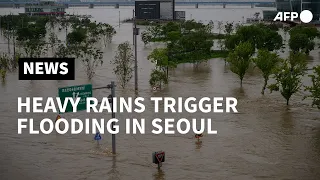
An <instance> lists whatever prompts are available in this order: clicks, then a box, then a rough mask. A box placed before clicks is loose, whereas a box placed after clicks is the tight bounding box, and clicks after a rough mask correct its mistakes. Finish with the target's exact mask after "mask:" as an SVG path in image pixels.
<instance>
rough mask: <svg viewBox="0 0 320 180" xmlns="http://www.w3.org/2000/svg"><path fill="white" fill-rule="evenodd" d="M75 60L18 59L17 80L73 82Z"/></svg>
mask: <svg viewBox="0 0 320 180" xmlns="http://www.w3.org/2000/svg"><path fill="white" fill-rule="evenodd" d="M74 79H75V58H20V59H19V80H74Z"/></svg>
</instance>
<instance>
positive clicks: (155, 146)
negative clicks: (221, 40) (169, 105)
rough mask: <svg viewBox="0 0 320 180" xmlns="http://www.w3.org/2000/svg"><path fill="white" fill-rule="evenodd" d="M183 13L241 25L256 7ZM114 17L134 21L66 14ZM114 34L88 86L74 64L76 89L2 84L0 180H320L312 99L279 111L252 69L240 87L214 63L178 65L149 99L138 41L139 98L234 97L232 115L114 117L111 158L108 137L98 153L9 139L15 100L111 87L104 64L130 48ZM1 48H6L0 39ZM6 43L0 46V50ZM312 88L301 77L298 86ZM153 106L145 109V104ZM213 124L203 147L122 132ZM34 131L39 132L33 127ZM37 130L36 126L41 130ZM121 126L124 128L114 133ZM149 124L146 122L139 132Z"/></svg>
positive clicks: (98, 12)
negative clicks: (162, 123)
mask: <svg viewBox="0 0 320 180" xmlns="http://www.w3.org/2000/svg"><path fill="white" fill-rule="evenodd" d="M178 9H181V10H185V11H186V17H187V18H194V19H196V20H202V21H208V20H213V21H215V22H216V23H215V26H217V21H218V20H222V21H234V22H242V20H243V17H244V18H248V17H251V16H252V15H253V14H254V13H255V12H259V11H260V12H261V9H258V8H255V9H251V8H246V7H240V8H239V7H238V8H236V7H227V8H226V9H222V8H221V7H215V8H209V7H206V8H199V9H194V8H193V7H184V8H182V7H180V8H179V7H178V8H177V10H178ZM0 11H1V14H8V13H10V12H12V13H17V12H18V11H23V9H20V10H17V9H1V10H0ZM119 11H120V18H121V19H126V18H130V17H131V16H132V7H125V8H120V9H114V8H94V9H88V8H74V9H68V12H69V13H73V12H74V13H75V14H76V13H78V14H91V15H92V16H93V17H94V18H95V19H96V20H97V21H101V22H106V23H110V24H112V25H114V26H117V25H118V23H119V22H118V19H119ZM116 30H117V35H116V36H115V37H114V39H113V42H112V44H111V45H109V46H108V47H107V48H105V49H104V52H105V54H104V64H103V66H102V67H101V68H99V70H98V71H97V76H96V77H95V78H94V79H93V80H92V82H88V81H87V80H86V76H85V73H84V72H83V70H82V67H81V64H80V63H77V69H78V70H77V71H76V80H75V81H19V80H18V74H17V73H11V74H9V75H8V77H7V81H6V83H4V84H2V85H1V86H0V115H1V118H0V119H1V121H0V147H1V148H0V179H2V180H18V179H23V180H38V179H39V180H43V179H46V180H47V179H48V180H49V179H54V180H71V179H79V180H80V179H90V180H91V179H92V180H96V179H99V180H100V179H108V180H109V179H110V180H116V179H124V180H127V179H128V180H129V179H130V180H135V179H136V180H153V179H154V180H160V179H165V180H178V179H188V180H189V179H190V180H196V179H204V180H209V179H210V180H211V179H212V180H213V179H214V180H216V179H217V180H220V179H221V180H222V179H228V180H233V179H234V180H251V179H275V180H280V179H281V180H284V179H286V180H288V179H296V180H317V179H318V180H319V179H320V112H319V110H317V109H314V108H311V107H310V101H308V100H306V101H302V97H303V95H304V93H303V92H301V93H298V94H297V95H295V96H294V97H292V100H291V105H290V106H289V107H287V106H286V105H285V100H284V99H283V98H282V97H281V95H280V94H279V93H273V94H269V93H266V94H265V95H264V96H262V95H261V94H260V91H261V87H262V84H263V80H262V76H261V74H260V73H259V72H258V71H257V70H250V71H249V73H248V74H247V76H246V77H245V79H244V82H243V88H240V83H239V80H238V78H237V76H236V75H235V74H233V73H232V72H231V71H230V70H229V69H228V68H227V67H226V66H225V62H224V61H223V60H222V59H212V60H210V61H208V63H207V64H203V65H201V66H200V67H199V68H198V69H194V68H193V67H192V66H191V65H189V64H184V65H180V66H179V67H178V68H177V69H176V70H174V71H171V72H170V78H171V79H170V83H169V85H168V87H166V88H165V89H164V90H163V91H161V92H152V91H150V86H149V75H150V72H151V70H152V68H153V64H152V63H150V62H149V61H148V60H147V59H146V58H147V56H148V54H149V53H150V52H151V50H152V49H153V48H155V47H156V46H158V45H157V44H151V45H149V46H146V47H144V45H143V42H141V41H140V39H141V38H140V37H138V61H139V64H138V66H139V96H142V97H145V98H149V97H151V96H171V97H190V96H193V97H197V98H200V97H204V96H208V97H219V96H223V97H236V98H237V99H238V106H237V109H238V111H239V112H240V113H238V114H226V113H220V114H219V113H215V114H202V113H195V114H187V113H184V114H161V113H159V114H154V113H153V112H152V111H151V110H150V111H146V112H145V113H143V114H133V115H128V114H125V113H123V114H116V117H117V118H118V119H120V122H119V125H120V133H119V134H118V135H117V137H116V138H117V153H118V155H117V156H116V157H111V156H110V155H108V152H106V151H108V150H106V149H111V135H110V134H104V135H102V140H101V142H100V146H97V144H96V142H94V141H93V135H85V134H81V135H70V134H67V135H58V134H55V133H52V134H50V135H27V134H26V133H24V134H23V135H18V134H17V118H19V117H23V114H21V115H20V114H19V115H18V113H17V97H19V96H20V97H26V96H31V97H32V96H43V97H48V96H55V95H57V93H58V87H64V86H68V85H80V84H86V83H92V84H93V85H94V86H104V85H106V84H108V83H110V81H112V80H116V77H115V75H114V74H113V73H112V68H113V67H112V65H111V64H110V60H111V59H112V58H113V57H114V51H115V50H116V48H117V45H118V44H120V43H122V42H124V41H129V42H132V24H121V25H120V27H116ZM2 42H4V41H2ZM6 47H7V46H6V45H4V44H1V51H5V49H6ZM311 56H312V58H311V60H310V61H309V65H310V66H313V65H316V64H319V62H320V60H319V51H318V50H315V51H312V52H311ZM309 81H310V80H309V79H308V78H305V80H304V83H305V84H309V83H310V82H309ZM127 89H128V90H120V89H118V90H117V91H116V94H117V96H124V97H128V96H134V92H133V91H132V90H133V89H134V82H133V79H132V82H130V84H129V87H128V88H127ZM108 95H109V90H97V91H94V96H96V97H103V96H108ZM147 106H148V107H153V104H151V103H150V104H147ZM24 116H26V117H33V118H34V119H35V121H39V120H41V119H43V118H45V117H51V118H52V119H54V118H55V117H56V114H50V113H49V114H25V115H24ZM182 116H183V117H185V118H188V119H191V118H212V119H213V129H214V130H217V131H218V134H217V135H206V134H205V135H204V137H203V138H202V142H201V143H198V142H196V140H195V139H194V138H193V137H194V134H192V133H189V134H187V135H178V134H176V135H163V134H161V135H154V134H151V132H150V131H147V133H146V134H144V135H140V134H137V135H127V134H125V129H124V127H125V121H124V119H125V118H128V117H130V118H133V117H137V118H143V117H144V118H146V120H152V119H154V118H156V117H160V118H165V117H172V118H176V119H179V118H182ZM64 117H66V118H70V117H78V118H80V119H84V118H90V117H91V118H92V117H95V118H103V117H104V118H109V117H110V115H109V114H89V115H87V114H86V113H85V112H79V113H76V114H65V115H64ZM37 126H38V127H37ZM37 126H36V127H35V128H36V129H38V128H39V124H37ZM121 127H122V128H121ZM148 128H149V130H150V129H151V123H149V124H148V123H147V129H148ZM158 150H163V151H165V152H166V162H165V163H163V167H162V168H161V170H157V168H156V166H155V165H154V164H152V159H151V154H152V153H153V152H154V151H158Z"/></svg>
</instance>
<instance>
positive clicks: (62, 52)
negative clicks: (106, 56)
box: [0, 15, 116, 79]
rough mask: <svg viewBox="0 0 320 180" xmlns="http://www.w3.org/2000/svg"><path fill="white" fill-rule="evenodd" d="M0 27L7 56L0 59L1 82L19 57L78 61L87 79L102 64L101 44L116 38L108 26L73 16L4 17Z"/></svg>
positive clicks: (0, 19)
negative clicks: (63, 33) (57, 58)
mask: <svg viewBox="0 0 320 180" xmlns="http://www.w3.org/2000/svg"><path fill="white" fill-rule="evenodd" d="M0 27H1V28H0V29H1V34H2V35H3V36H4V37H5V38H6V39H7V41H8V53H3V54H2V55H1V62H0V63H1V64H0V70H1V75H2V78H3V79H4V78H5V75H6V72H8V71H11V70H14V69H15V68H12V67H17V66H16V64H17V62H18V59H19V57H31V58H36V57H43V56H51V57H75V58H77V59H80V60H81V61H82V62H83V65H84V67H85V71H86V73H87V76H88V78H89V79H91V78H92V77H93V76H94V72H95V69H96V68H97V67H98V66H99V65H101V64H102V63H103V53H102V51H101V48H102V43H104V45H105V46H106V45H107V44H108V43H110V42H111V40H112V37H113V36H114V35H115V34H116V31H115V29H114V28H113V27H112V26H111V25H109V24H104V23H97V22H95V21H94V22H92V21H91V20H90V19H88V18H86V17H84V18H81V17H75V16H64V17H56V16H50V17H42V16H27V15H7V16H1V17H0ZM57 27H58V28H57ZM64 30H65V38H62V39H61V38H59V37H58V33H57V32H59V31H60V32H63V31H64ZM11 44H12V45H13V55H12V56H11ZM17 48H18V51H17ZM9 64H13V65H10V66H9Z"/></svg>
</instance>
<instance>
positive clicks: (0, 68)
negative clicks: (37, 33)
mask: <svg viewBox="0 0 320 180" xmlns="http://www.w3.org/2000/svg"><path fill="white" fill-rule="evenodd" d="M19 56H20V54H17V55H16V57H10V56H9V55H8V54H7V53H2V54H1V55H0V75H1V78H2V81H4V80H5V78H6V75H7V72H12V71H14V70H16V69H17V67H18V60H19Z"/></svg>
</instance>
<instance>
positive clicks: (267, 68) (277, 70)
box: [225, 24, 320, 107]
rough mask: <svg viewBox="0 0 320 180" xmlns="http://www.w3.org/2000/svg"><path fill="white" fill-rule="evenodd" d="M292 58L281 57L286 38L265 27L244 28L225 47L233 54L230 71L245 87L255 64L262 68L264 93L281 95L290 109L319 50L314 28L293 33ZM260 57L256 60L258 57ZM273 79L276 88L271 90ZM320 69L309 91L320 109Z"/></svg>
mask: <svg viewBox="0 0 320 180" xmlns="http://www.w3.org/2000/svg"><path fill="white" fill-rule="evenodd" d="M289 34H290V39H289V48H290V52H289V56H288V57H287V58H285V59H282V58H280V57H279V54H278V52H279V50H281V49H282V48H283V47H284V45H283V44H282V43H283V39H282V37H281V36H280V35H279V34H278V32H277V31H276V30H274V29H271V28H268V27H267V26H265V25H261V24H258V25H251V26H243V27H240V28H239V30H238V31H237V32H236V33H235V34H232V35H229V36H227V37H226V41H225V42H226V43H225V46H226V48H227V49H229V50H230V53H229V55H228V57H227V62H229V65H230V70H231V71H232V72H233V73H235V74H237V75H238V77H239V79H240V84H241V86H242V81H243V78H244V77H245V74H246V72H247V70H248V69H249V67H250V64H251V63H254V64H255V66H256V67H258V68H259V69H260V70H261V72H262V76H263V79H264V83H263V87H262V91H261V93H262V94H264V92H265V89H266V88H267V87H268V88H269V89H270V90H271V92H273V91H280V93H281V95H282V96H283V97H284V98H285V99H286V102H287V105H288V104H289V100H290V98H291V96H292V95H293V94H295V93H297V92H298V91H300V90H301V88H302V86H303V85H302V77H303V76H304V75H306V74H307V73H306V71H307V69H308V67H307V56H308V54H309V52H310V51H312V50H314V48H315V42H314V40H315V38H317V37H319V35H320V34H319V31H318V30H317V29H316V28H314V27H306V26H296V27H293V28H292V29H290V31H289ZM255 55H256V56H255ZM270 77H272V78H273V79H274V80H275V83H274V84H271V85H269V86H268V80H269V78H270ZM319 77H320V73H319V66H318V67H314V75H311V78H312V82H313V85H312V86H311V87H305V90H308V91H309V92H310V93H311V95H310V96H308V97H312V98H313V105H317V106H318V107H320V103H319V97H320V96H319V83H320V81H319Z"/></svg>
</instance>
